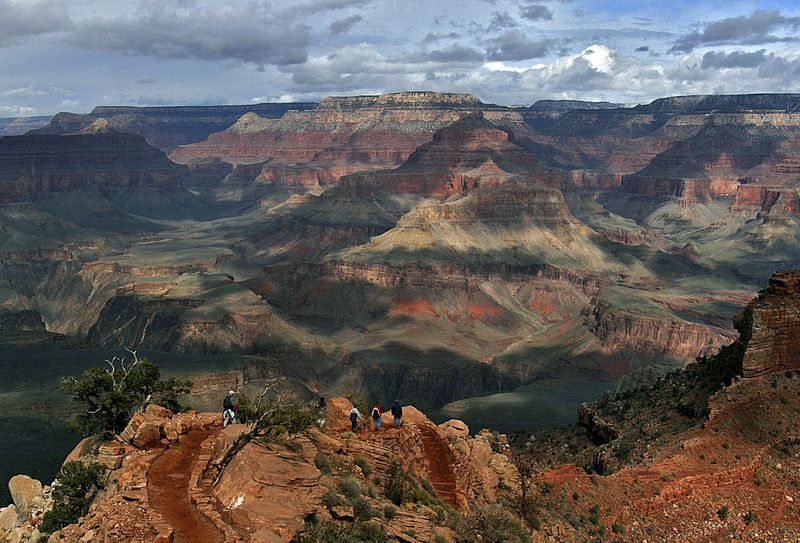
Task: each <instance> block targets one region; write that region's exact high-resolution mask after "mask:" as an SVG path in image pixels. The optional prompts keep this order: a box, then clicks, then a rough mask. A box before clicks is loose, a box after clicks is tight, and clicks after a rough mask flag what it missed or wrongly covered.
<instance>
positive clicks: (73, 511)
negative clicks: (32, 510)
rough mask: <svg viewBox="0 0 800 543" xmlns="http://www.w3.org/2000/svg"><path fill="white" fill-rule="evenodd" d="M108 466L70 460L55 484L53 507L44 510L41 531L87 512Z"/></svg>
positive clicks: (100, 487)
mask: <svg viewBox="0 0 800 543" xmlns="http://www.w3.org/2000/svg"><path fill="white" fill-rule="evenodd" d="M105 471H106V468H105V466H103V465H102V464H98V463H97V462H93V463H91V464H84V463H82V462H78V461H72V462H67V463H66V464H64V466H63V467H62V468H61V471H59V473H58V477H57V478H56V482H55V484H54V485H53V508H52V509H51V510H50V511H48V512H47V513H45V515H44V517H43V518H42V522H41V524H40V525H39V530H40V531H42V532H45V533H52V532H55V531H56V530H60V529H61V528H63V527H64V526H67V525H69V524H72V523H74V522H76V521H77V520H78V519H79V518H80V517H82V516H83V515H85V514H86V512H87V511H88V510H89V506H90V505H91V504H92V500H94V497H95V495H96V494H97V492H98V491H99V490H101V489H102V488H103V487H104V486H105V484H104V475H105Z"/></svg>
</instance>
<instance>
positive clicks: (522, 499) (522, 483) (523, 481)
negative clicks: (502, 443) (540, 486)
mask: <svg viewBox="0 0 800 543" xmlns="http://www.w3.org/2000/svg"><path fill="white" fill-rule="evenodd" d="M511 463H512V464H514V467H515V468H516V469H517V483H518V484H519V494H520V495H519V501H518V502H517V510H518V511H517V512H518V514H519V516H520V517H522V518H523V519H524V520H525V522H526V523H527V524H528V525H529V526H531V527H533V528H537V529H538V525H539V519H538V517H537V515H536V506H535V504H534V503H533V498H532V496H531V495H530V489H531V478H532V477H533V475H534V473H536V464H535V463H534V460H533V456H532V455H531V454H530V453H528V452H527V451H526V450H525V449H524V447H514V448H513V449H511Z"/></svg>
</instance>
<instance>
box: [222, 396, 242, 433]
mask: <svg viewBox="0 0 800 543" xmlns="http://www.w3.org/2000/svg"><path fill="white" fill-rule="evenodd" d="M238 410H239V402H238V401H237V400H236V392H235V391H233V390H229V391H228V395H227V396H225V399H224V400H222V427H223V428H225V427H226V426H228V425H229V424H232V423H233V422H234V421H235V420H236V411H238Z"/></svg>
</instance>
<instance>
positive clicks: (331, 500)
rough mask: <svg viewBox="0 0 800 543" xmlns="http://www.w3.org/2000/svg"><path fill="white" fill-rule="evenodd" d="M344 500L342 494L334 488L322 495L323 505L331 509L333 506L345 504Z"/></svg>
mask: <svg viewBox="0 0 800 543" xmlns="http://www.w3.org/2000/svg"><path fill="white" fill-rule="evenodd" d="M343 504H344V501H343V500H342V498H341V496H339V494H337V493H336V492H334V491H333V490H330V489H329V490H328V491H327V492H326V493H325V494H323V495H322V505H324V506H325V507H327V508H328V509H330V508H331V507H338V506H339V505H343Z"/></svg>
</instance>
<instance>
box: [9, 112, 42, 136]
mask: <svg viewBox="0 0 800 543" xmlns="http://www.w3.org/2000/svg"><path fill="white" fill-rule="evenodd" d="M49 121H50V117H12V118H4V119H0V137H2V136H20V135H22V134H25V133H26V132H28V131H29V130H35V129H37V128H41V127H42V126H44V125H46V124H47V123H48V122H49Z"/></svg>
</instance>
